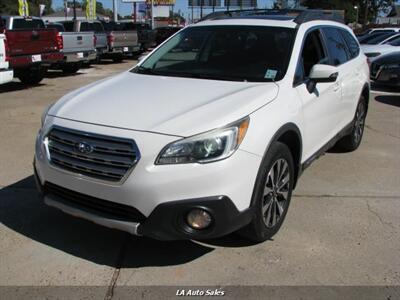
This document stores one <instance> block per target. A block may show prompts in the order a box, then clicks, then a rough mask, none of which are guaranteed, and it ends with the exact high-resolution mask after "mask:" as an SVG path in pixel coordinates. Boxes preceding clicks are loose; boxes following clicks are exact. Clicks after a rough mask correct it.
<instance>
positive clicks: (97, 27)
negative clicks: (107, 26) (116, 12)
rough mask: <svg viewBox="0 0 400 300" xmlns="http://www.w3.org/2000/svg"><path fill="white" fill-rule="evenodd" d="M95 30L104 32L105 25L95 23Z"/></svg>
mask: <svg viewBox="0 0 400 300" xmlns="http://www.w3.org/2000/svg"><path fill="white" fill-rule="evenodd" d="M93 30H94V31H95V32H103V31H104V28H103V25H102V24H101V23H100V22H94V23H93Z"/></svg>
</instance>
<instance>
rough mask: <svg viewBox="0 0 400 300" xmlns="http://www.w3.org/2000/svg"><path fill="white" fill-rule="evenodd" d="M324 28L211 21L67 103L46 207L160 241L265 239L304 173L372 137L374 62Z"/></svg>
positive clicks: (44, 173)
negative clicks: (231, 236) (367, 128)
mask: <svg viewBox="0 0 400 300" xmlns="http://www.w3.org/2000/svg"><path fill="white" fill-rule="evenodd" d="M320 17H321V18H322V15H320V14H317V13H315V12H307V11H305V12H304V13H301V14H299V15H298V16H297V17H294V16H288V15H280V14H273V13H272V12H271V13H269V11H252V12H251V13H250V12H237V13H235V14H233V13H232V12H230V13H229V14H223V15H222V16H215V17H213V18H210V19H208V20H205V21H202V22H199V23H197V24H195V25H193V26H189V27H187V28H185V29H183V30H181V31H179V32H178V33H177V34H175V35H174V36H173V37H171V38H170V39H169V40H167V41H166V42H164V43H163V44H162V45H161V46H159V47H158V48H157V49H155V50H154V51H153V52H151V53H150V54H149V55H147V57H146V58H145V59H144V60H142V61H141V62H140V63H139V64H138V65H137V66H136V67H135V68H133V69H132V70H130V71H127V72H124V73H122V74H119V75H117V76H115V77H112V78H108V79H105V80H102V81H100V82H96V83H94V84H91V85H89V86H86V87H83V88H81V89H79V90H76V91H74V92H72V93H70V94H68V95H66V96H64V97H63V98H61V99H60V100H59V101H58V102H56V103H55V104H54V105H53V106H52V107H50V108H49V109H48V110H47V111H46V112H45V113H44V114H43V118H42V123H43V126H42V128H41V130H40V132H39V134H38V137H37V143H36V155H35V162H34V166H35V175H36V178H37V184H38V188H39V190H40V192H41V193H42V195H43V196H44V201H45V203H46V204H48V205H50V206H53V207H56V208H58V209H61V210H62V211H64V212H66V213H68V214H71V215H74V216H77V217H81V218H84V219H87V220H90V221H92V222H95V223H98V224H101V225H104V226H107V227H111V228H117V229H120V230H124V231H127V232H130V233H132V234H135V235H143V236H149V237H153V238H156V239H161V240H174V239H207V238H215V237H219V236H223V235H226V234H228V233H231V232H234V231H239V232H241V233H242V234H243V235H245V236H247V237H249V238H251V239H253V240H256V241H264V240H266V239H268V238H270V237H271V236H272V235H274V234H275V233H276V232H277V231H278V230H279V228H280V226H281V224H282V222H283V221H284V218H285V216H286V213H287V211H288V207H289V203H290V199H291V195H292V191H293V189H294V188H295V186H296V182H297V180H298V177H299V176H300V174H301V173H302V171H303V170H304V169H305V168H306V167H307V166H309V165H310V163H311V162H312V161H313V160H315V159H316V158H318V157H319V156H320V155H321V154H322V153H323V152H324V151H326V150H328V149H329V148H331V147H332V146H334V145H336V146H340V147H341V148H342V149H345V150H348V151H352V150H355V149H356V148H357V147H358V146H359V144H360V142H361V138H362V135H363V129H364V121H365V117H366V113H367V108H368V99H369V89H370V84H369V68H368V64H367V59H366V57H365V55H364V54H362V52H361V51H360V48H359V45H358V42H357V40H356V38H355V37H354V35H353V33H352V32H351V31H350V29H349V28H347V27H346V26H345V25H342V24H341V23H339V22H335V21H328V20H323V19H321V18H320Z"/></svg>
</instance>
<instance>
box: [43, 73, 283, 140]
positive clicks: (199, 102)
mask: <svg viewBox="0 0 400 300" xmlns="http://www.w3.org/2000/svg"><path fill="white" fill-rule="evenodd" d="M278 90H279V87H278V85H277V84H276V83H272V82H268V83H265V82H263V83H249V82H231V81H219V80H207V79H192V78H178V77H165V76H153V75H142V74H135V73H131V72H124V73H122V74H119V75H117V76H115V77H111V78H108V79H104V80H102V81H100V82H96V83H94V84H91V85H89V86H86V87H83V88H80V89H78V90H76V91H74V92H72V93H70V94H67V95H66V96H64V97H63V98H61V99H60V100H59V101H58V102H56V104H55V105H53V107H52V108H51V109H50V110H49V115H51V116H54V117H59V118H64V119H69V120H74V121H80V122H87V123H92V124H98V125H104V126H112V127H119V128H125V129H131V130H141V131H151V132H157V133H163V134H169V135H176V136H190V135H193V134H197V133H200V132H204V131H207V130H210V129H213V128H218V127H221V126H224V125H226V124H229V123H231V122H233V121H236V120H238V119H240V118H242V117H245V116H246V115H248V114H250V113H252V112H253V111H255V110H257V109H258V108H260V107H261V106H263V105H266V104H267V103H269V102H271V101H272V100H274V99H275V98H276V96H277V94H278Z"/></svg>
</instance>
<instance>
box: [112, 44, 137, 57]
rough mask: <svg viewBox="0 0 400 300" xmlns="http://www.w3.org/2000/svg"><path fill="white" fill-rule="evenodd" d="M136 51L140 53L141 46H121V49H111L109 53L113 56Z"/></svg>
mask: <svg viewBox="0 0 400 300" xmlns="http://www.w3.org/2000/svg"><path fill="white" fill-rule="evenodd" d="M136 51H140V45H136V46H119V47H110V49H109V51H108V53H106V55H107V54H109V55H113V54H124V53H132V52H136Z"/></svg>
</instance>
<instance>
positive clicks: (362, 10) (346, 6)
mask: <svg viewBox="0 0 400 300" xmlns="http://www.w3.org/2000/svg"><path fill="white" fill-rule="evenodd" d="M393 3H394V1H393V0H352V1H349V0H306V1H304V2H303V5H304V6H306V7H308V8H312V9H335V10H336V9H338V10H344V11H345V20H346V22H352V21H355V16H356V15H357V11H356V9H355V8H354V7H355V6H357V7H358V10H359V19H360V20H363V21H364V24H367V23H368V21H371V20H373V19H375V18H376V17H377V16H378V14H379V12H381V11H384V10H387V9H388V8H389V7H391V6H392V5H393Z"/></svg>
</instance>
